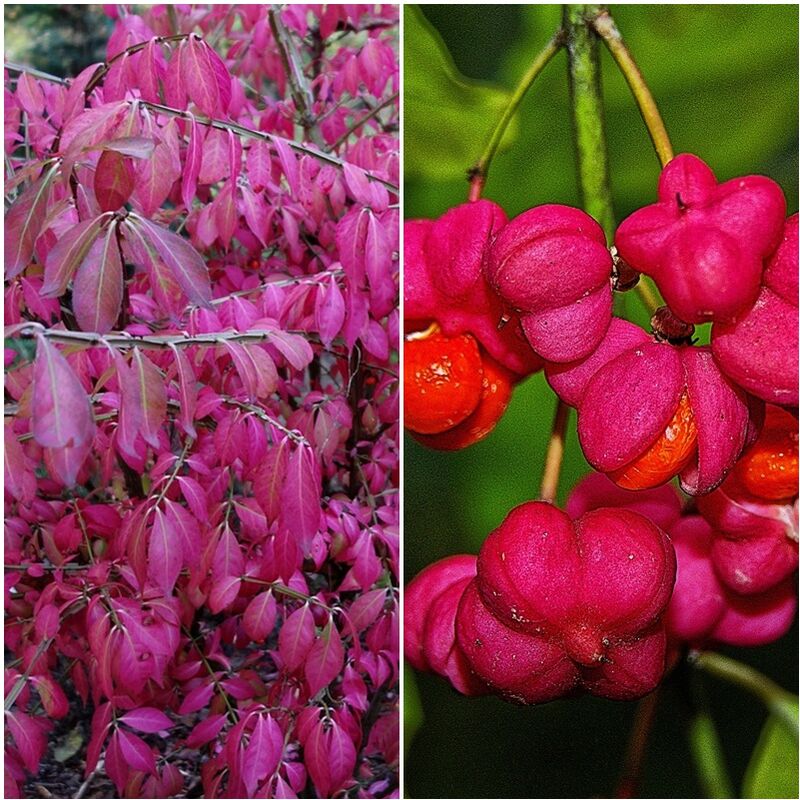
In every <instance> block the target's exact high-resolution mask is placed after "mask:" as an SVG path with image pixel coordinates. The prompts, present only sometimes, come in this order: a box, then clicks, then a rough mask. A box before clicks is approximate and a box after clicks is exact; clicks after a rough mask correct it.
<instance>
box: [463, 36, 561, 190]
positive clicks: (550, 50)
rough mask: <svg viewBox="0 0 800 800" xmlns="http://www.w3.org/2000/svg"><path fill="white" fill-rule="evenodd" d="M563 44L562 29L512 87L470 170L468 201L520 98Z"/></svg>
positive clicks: (481, 181) (480, 187)
mask: <svg viewBox="0 0 800 800" xmlns="http://www.w3.org/2000/svg"><path fill="white" fill-rule="evenodd" d="M563 44H564V34H563V32H562V31H558V32H557V33H556V34H555V36H553V38H552V39H550V41H549V42H548V43H547V45H545V48H544V49H543V50H542V51H541V53H539V55H538V56H536V58H535V59H534V60H533V63H532V64H531V65H530V67H528V71H527V72H526V73H525V74H524V75H523V76H522V80H521V81H520V82H519V84H518V85H517V88H516V89H514V93H513V94H512V95H511V99H510V100H509V101H508V105H507V106H506V107H505V110H504V111H503V115H502V116H501V117H500V119H499V120H498V122H497V125H495V128H494V130H493V131H492V135H491V137H490V138H489V142H488V144H487V145H486V148H485V149H484V151H483V155H481V157H480V158H479V159H478V161H477V163H476V164H475V166H474V167H472V169H471V170H470V182H469V186H470V188H469V199H470V201H475V200H478V199H479V198H480V196H481V191H482V190H483V186H484V184H485V183H486V178H487V176H488V174H489V166H490V164H491V163H492V159H493V158H494V156H495V153H496V152H497V148H498V147H499V146H500V142H501V141H502V140H503V136H504V134H505V132H506V128H508V125H509V123H510V122H511V120H512V119H513V118H514V114H516V113H517V109H518V108H519V104H520V103H521V102H522V98H523V97H525V95H526V94H527V92H528V89H530V88H531V86H532V85H533V82H534V81H535V80H536V78H538V77H539V75H540V74H541V72H542V70H543V69H544V68H545V67H546V66H547V64H548V62H549V61H550V59H551V58H552V57H553V56H554V55H555V54H556V53H557V52H558V51H559V49H560V48H561V46H562V45H563Z"/></svg>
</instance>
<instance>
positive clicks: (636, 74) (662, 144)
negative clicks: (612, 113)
mask: <svg viewBox="0 0 800 800" xmlns="http://www.w3.org/2000/svg"><path fill="white" fill-rule="evenodd" d="M592 26H593V27H594V29H595V30H596V31H597V33H598V34H600V36H601V37H602V39H603V41H604V42H605V44H606V47H607V48H608V50H609V52H610V53H611V55H612V56H613V58H614V61H616V62H617V66H618V67H619V69H620V72H622V74H623V75H624V76H625V80H626V81H627V82H628V86H629V87H630V89H631V93H632V94H633V97H634V99H635V100H636V105H638V106H639V113H640V114H641V115H642V119H643V120H644V124H645V127H646V128H647V132H648V133H649V134H650V138H651V139H652V141H653V147H655V150H656V154H657V155H658V159H659V161H660V162H661V166H662V167H664V166H666V165H667V163H668V162H670V161H672V156H673V152H672V143H671V142H670V140H669V134H668V133H667V129H666V127H665V125H664V120H663V119H661V113H660V112H659V110H658V106H657V105H656V101H655V99H654V98H653V94H652V92H651V91H650V87H649V86H648V85H647V82H646V81H645V79H644V76H643V75H642V73H641V70H640V69H639V67H638V66H637V64H636V62H635V61H634V60H633V56H632V55H631V52H630V50H628V48H627V46H626V44H625V42H624V41H623V39H622V34H621V33H620V32H619V29H618V28H617V24H616V23H615V22H614V20H613V18H612V17H611V14H609V13H608V11H606V10H605V9H601V10H600V11H599V13H598V14H597V16H596V17H595V18H594V19H593V20H592Z"/></svg>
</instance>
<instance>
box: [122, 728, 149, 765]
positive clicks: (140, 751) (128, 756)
mask: <svg viewBox="0 0 800 800" xmlns="http://www.w3.org/2000/svg"><path fill="white" fill-rule="evenodd" d="M114 735H115V736H119V749H120V752H121V753H122V755H123V756H124V758H125V760H126V761H127V762H128V766H129V767H130V768H131V769H135V770H138V771H139V772H147V773H150V774H153V775H154V774H155V772H156V760H155V757H154V756H153V751H152V750H151V749H150V748H149V747H148V746H147V745H146V744H145V743H144V742H143V741H142V740H141V739H140V738H139V737H138V736H136V735H135V734H133V733H129V732H128V731H125V730H122V728H118V729H117V731H116V732H115V734H114Z"/></svg>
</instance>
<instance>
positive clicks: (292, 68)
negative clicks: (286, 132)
mask: <svg viewBox="0 0 800 800" xmlns="http://www.w3.org/2000/svg"><path fill="white" fill-rule="evenodd" d="M267 17H268V19H269V27H270V30H271V31H272V36H273V38H274V39H275V45H276V46H277V48H278V55H279V56H280V59H281V64H282V65H283V71H284V73H285V75H286V78H287V80H288V81H289V90H290V91H291V93H292V98H293V99H294V106H295V108H296V109H297V113H298V116H299V118H300V124H301V125H302V126H303V129H304V130H305V132H306V135H307V136H308V137H309V138H310V139H311V141H312V142H314V144H315V145H317V147H324V146H325V140H324V139H323V138H322V135H321V134H320V132H319V130H318V129H317V121H316V119H315V117H314V114H313V107H314V96H313V94H312V93H311V89H310V88H309V86H308V82H307V81H306V78H305V75H304V74H303V68H302V66H301V64H300V60H299V57H298V55H297V51H296V50H295V49H294V45H293V44H292V37H291V34H290V33H289V31H287V30H286V27H285V26H284V24H283V21H282V20H281V14H280V8H279V7H278V6H276V5H272V6H271V7H270V8H269V9H268V10H267Z"/></svg>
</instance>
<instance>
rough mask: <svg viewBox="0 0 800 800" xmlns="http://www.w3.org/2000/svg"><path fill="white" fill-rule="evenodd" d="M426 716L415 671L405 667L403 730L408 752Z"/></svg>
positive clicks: (405, 665)
mask: <svg viewBox="0 0 800 800" xmlns="http://www.w3.org/2000/svg"><path fill="white" fill-rule="evenodd" d="M423 719H424V715H423V713H422V703H421V702H420V699H419V692H418V691H417V681H416V679H415V678H414V670H412V669H411V667H409V666H408V665H407V664H404V665H403V729H404V731H405V746H406V751H407V750H408V747H409V745H410V744H411V740H412V739H413V738H414V734H415V733H416V732H417V731H418V730H419V727H420V725H422V722H423Z"/></svg>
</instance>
